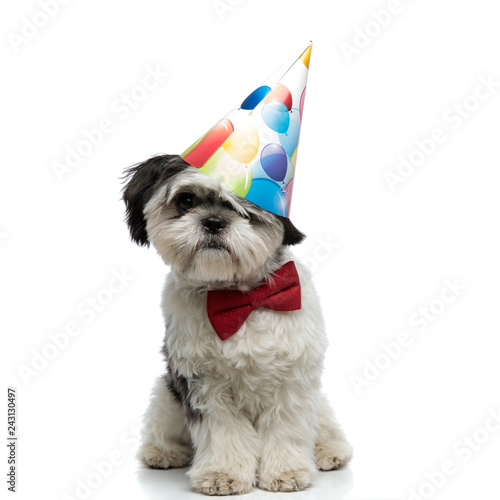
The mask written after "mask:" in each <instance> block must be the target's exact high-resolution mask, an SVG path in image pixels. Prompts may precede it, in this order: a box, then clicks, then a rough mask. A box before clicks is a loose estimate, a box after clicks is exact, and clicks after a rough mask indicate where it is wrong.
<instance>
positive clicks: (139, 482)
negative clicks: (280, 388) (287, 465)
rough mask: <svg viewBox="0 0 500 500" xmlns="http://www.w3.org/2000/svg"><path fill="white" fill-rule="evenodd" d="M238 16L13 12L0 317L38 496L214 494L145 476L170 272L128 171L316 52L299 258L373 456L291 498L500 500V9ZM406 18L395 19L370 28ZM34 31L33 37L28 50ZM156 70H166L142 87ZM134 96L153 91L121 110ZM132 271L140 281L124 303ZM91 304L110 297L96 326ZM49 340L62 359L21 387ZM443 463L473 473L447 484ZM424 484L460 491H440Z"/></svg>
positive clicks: (303, 155) (356, 6) (273, 9)
mask: <svg viewBox="0 0 500 500" xmlns="http://www.w3.org/2000/svg"><path fill="white" fill-rule="evenodd" d="M231 3H232V4H233V5H234V6H231ZM222 4H226V5H227V6H228V8H227V9H226V10H225V11H223V10H222V7H220V9H219V10H218V9H216V8H215V6H214V3H213V2H212V1H211V0H198V1H192V0H191V1H189V2H188V1H186V2H181V1H180V0H178V1H176V2H173V1H169V2H166V1H160V0H142V1H140V2H139V1H123V0H122V1H118V0H111V1H106V2H102V1H98V0H87V1H85V2H83V1H78V0H73V1H69V2H67V4H66V5H59V10H58V12H56V13H54V14H53V17H52V18H50V19H49V20H48V22H46V25H45V26H42V27H40V28H36V27H35V28H34V31H33V28H31V31H30V28H29V27H28V28H26V23H27V22H29V21H30V20H34V18H36V21H37V22H38V24H43V23H44V16H43V14H42V15H41V17H40V14H39V12H42V11H41V7H40V4H39V3H37V2H36V1H33V0H29V1H28V0H23V1H18V2H10V4H9V5H8V6H4V7H3V13H2V15H1V19H2V21H1V31H2V40H3V43H2V45H1V48H0V50H1V54H2V61H3V62H2V68H3V78H2V81H1V85H2V91H1V94H0V96H1V100H2V113H1V114H2V134H1V136H2V143H3V152H2V166H1V174H0V176H1V179H0V204H1V210H0V235H1V236H0V273H1V274H0V283H1V287H0V290H1V292H0V293H1V304H2V311H1V316H0V325H1V332H2V341H3V342H4V346H3V347H2V356H3V357H4V360H3V361H2V367H6V374H5V384H4V388H5V387H6V386H7V385H11V386H14V387H16V388H17V393H18V412H19V413H18V435H19V441H18V450H17V451H18V460H19V463H18V485H17V487H18V498H22V499H31V498H41V499H63V498H66V499H67V498H70V497H72V498H83V495H84V493H85V491H84V488H82V487H80V489H79V490H78V489H77V485H78V484H80V485H81V481H84V482H85V481H87V480H90V482H91V483H92V489H91V490H89V491H88V492H87V497H88V498H92V499H93V498H96V499H97V498H120V497H126V498H129V497H130V498H145V499H160V498H161V499H165V498H179V499H180V498H188V497H189V498H191V497H193V498H194V497H198V495H197V494H196V493H193V492H191V490H190V487H189V484H188V481H187V479H186V478H185V477H184V472H185V471H184V470H181V471H167V472H165V471H140V472H138V473H136V472H135V470H136V468H137V464H136V462H135V460H134V458H133V454H134V452H135V446H136V438H135V437H134V435H135V433H136V431H137V425H138V423H139V419H140V416H141V414H142V412H143V410H144V409H145V406H146V402H147V397H148V393H149V390H150V387H151V384H152V381H153V379H154V377H155V376H156V375H158V374H160V373H161V372H162V370H163V363H162V359H161V356H160V354H159V348H160V344H161V340H162V335H163V326H162V318H161V313H160V309H159V300H160V292H161V288H162V282H163V279H164V275H165V274H166V272H167V269H166V268H165V267H164V265H163V264H162V262H161V260H160V258H159V257H158V256H157V255H156V254H155V252H154V250H152V249H149V250H147V249H142V248H138V247H137V246H135V245H134V244H132V243H131V242H130V241H129V237H128V233H127V229H126V227H125V224H124V223H123V221H122V219H123V205H122V202H121V201H120V189H121V186H120V181H119V177H120V175H121V174H122V172H123V170H124V169H125V168H126V167H127V166H130V165H132V164H134V163H136V162H139V161H142V160H144V159H146V158H148V157H149V156H151V155H153V154H156V153H161V152H164V153H180V152H182V151H183V150H184V149H185V148H186V147H187V146H188V145H190V144H191V143H192V142H193V141H194V140H195V139H196V138H197V137H198V136H199V135H201V134H202V133H204V132H205V131H206V130H207V129H208V128H209V127H210V126H211V125H213V123H215V122H216V121H217V120H218V119H219V118H220V117H221V116H223V115H224V114H225V113H226V112H227V111H228V110H229V109H231V108H232V106H233V105H234V104H235V103H236V102H238V101H240V100H241V99H243V98H244V97H245V96H246V95H247V94H248V93H249V92H250V91H252V90H253V89H254V88H255V86H256V85H258V84H260V82H261V81H262V80H263V79H264V78H265V77H266V76H268V75H269V74H270V73H272V72H273V71H274V70H275V69H276V67H278V66H279V65H280V64H281V63H282V62H283V61H284V60H286V59H287V58H288V57H289V56H290V55H292V54H293V53H294V51H295V50H297V49H298V48H299V47H301V46H302V45H303V44H304V42H307V41H308V40H309V39H312V40H313V41H314V48H313V53H312V59H311V68H310V76H309V82H308V91H307V99H306V106H305V113H304V122H303V127H302V136H301V142H300V148H299V149H300V152H299V157H298V169H297V175H296V182H295V190H294V202H293V207H292V220H293V221H294V223H295V224H296V225H297V226H298V227H299V228H300V229H302V230H303V231H304V232H306V233H307V234H308V240H307V241H306V242H305V243H304V244H303V245H302V246H301V247H300V248H298V249H297V254H298V255H299V256H300V257H302V258H303V259H307V262H308V264H309V265H310V267H311V268H312V269H313V271H314V276H315V279H316V283H317V287H318V289H319V292H320V295H321V298H322V302H323V306H324V311H325V317H326V323H327V326H328V332H329V336H330V343H331V347H330V349H329V351H328V353H327V366H326V369H325V375H324V387H325V391H326V392H327V393H328V394H329V396H330V398H331V400H332V402H333V404H334V406H335V408H336V411H337V413H338V417H339V419H340V421H341V422H342V423H343V425H344V428H345V430H346V432H347V434H348V436H349V438H350V439H351V441H352V443H353V444H354V446H355V453H356V456H355V459H354V461H353V462H352V464H351V465H350V466H349V468H348V469H346V470H344V471H340V472H331V473H322V474H320V475H319V476H318V478H317V480H316V482H315V485H314V486H313V487H312V488H310V489H309V490H307V491H306V492H303V493H299V494H295V495H293V498H296V497H297V498H329V499H330V498H338V499H341V498H347V499H399V498H400V499H407V498H409V497H410V490H411V489H415V490H416V491H417V492H418V491H420V492H421V494H422V496H421V498H424V497H426V498H443V499H448V498H450V499H466V498H496V497H497V495H498V490H499V489H500V488H499V486H498V466H499V461H500V453H499V450H500V432H496V430H497V427H498V425H493V423H492V422H493V421H492V420H491V419H490V420H488V415H489V412H494V411H496V412H498V411H499V405H500V398H499V390H498V381H499V380H500V367H499V362H498V357H499V342H498V336H499V334H500V331H499V319H498V310H499V306H498V304H499V300H500V287H499V281H500V266H499V263H498V256H499V255H500V239H499V224H498V219H499V217H498V216H499V209H500V198H499V194H498V192H499V187H500V186H499V181H500V174H499V167H500V165H499V160H500V152H499V148H498V144H499V139H498V138H499V132H500V123H499V112H500V97H499V96H498V94H500V87H499V86H498V83H497V86H496V87H493V88H492V90H491V92H490V94H489V96H486V91H485V90H484V89H482V90H481V89H479V93H480V95H481V96H482V97H483V98H484V99H483V100H481V101H478V100H477V99H475V98H474V97H473V96H474V93H475V92H476V89H477V87H478V85H479V84H480V79H481V78H483V79H486V80H488V79H490V80H492V81H493V82H500V63H499V47H500V31H499V29H498V16H499V14H500V12H499V10H498V7H497V6H496V5H495V3H494V2H492V1H491V0H474V1H472V0H469V1H461V2H456V1H452V0H442V1H439V2H438V1H431V0H414V1H410V0H401V2H399V7H398V6H397V4H398V2H397V1H396V0H394V1H393V2H389V1H388V0H387V1H379V0H377V1H375V0H374V1H356V2H353V1H351V0H338V1H336V2H327V1H323V2H320V1H314V0H311V1H308V2H306V1H291V0H275V1H273V2H266V1H264V0H242V1H239V2H238V1H237V0H231V1H230V0H223V1H222V2H221V4H220V5H222ZM389 7H390V8H391V9H393V11H394V10H396V11H397V12H395V13H393V14H391V15H390V18H388V17H387V15H386V14H385V17H384V14H382V15H381V16H378V18H379V21H374V13H375V15H376V14H377V13H378V12H380V11H382V10H386V9H388V8H389ZM36 16H38V17H36ZM24 18H26V19H27V20H28V21H26V20H25V19H24ZM384 19H385V21H384ZM45 20H47V19H45ZM382 22H383V23H384V24H385V25H386V26H383V27H381V23H382ZM367 23H368V24H367ZM374 23H375V24H374ZM366 29H368V31H369V32H370V35H369V37H368V38H366V37H365V38H364V40H363V35H362V34H361V32H362V31H365V30H366ZM23 30H24V33H28V34H29V35H30V36H31V38H30V39H28V38H25V39H24V42H20V38H19V37H22V36H23ZM33 33H34V34H33ZM16 37H17V38H16ZM355 43H356V44H357V48H356V46H355V50H356V53H351V57H348V56H346V53H345V50H346V47H347V45H346V44H351V45H352V46H354V44H355ZM342 44H344V45H342ZM363 44H364V45H365V46H364V47H361V45H363ZM342 47H344V50H343V48H342ZM148 67H149V68H156V67H158V68H160V72H165V73H166V72H168V73H169V74H168V76H164V77H162V81H161V83H159V84H158V85H157V88H155V89H152V90H149V91H147V92H146V93H144V92H142V93H141V90H140V89H139V90H137V89H136V87H137V85H140V84H141V82H142V80H143V79H144V77H145V76H146V74H147V68H148ZM134 89H136V90H134ZM131 92H135V95H136V96H139V97H140V99H142V100H141V102H134V103H133V105H134V109H131V108H130V107H125V108H124V105H123V104H120V100H121V99H123V97H122V94H130V93H131ZM464 101H465V104H466V106H468V108H469V111H468V112H467V113H468V116H467V118H465V117H464V118H462V119H457V118H456V116H457V113H458V111H456V110H457V109H458V108H454V106H462V105H463V103H464ZM453 117H455V118H453ZM103 119H107V120H108V122H107V123H108V127H109V128H112V130H111V131H110V132H109V133H106V134H104V135H103V138H102V140H101V143H100V144H97V145H95V146H92V147H91V148H90V151H87V152H88V154H87V156H86V157H85V158H84V159H83V160H82V161H81V163H80V164H79V165H77V166H75V167H74V168H73V169H72V170H71V171H70V172H66V173H64V175H62V177H61V176H59V177H61V178H58V176H57V175H56V173H55V171H54V164H55V163H56V162H60V163H64V162H65V161H66V159H65V157H66V155H67V151H68V147H70V148H75V147H77V145H78V144H80V143H81V142H82V141H83V140H84V139H85V136H84V133H85V130H87V131H90V130H92V129H95V128H96V127H98V126H99V124H100V122H101V120H103ZM110 123H111V126H110V125H109V124H110ZM436 128H440V129H442V131H443V132H442V134H445V137H446V140H444V141H442V143H441V144H437V145H434V146H432V145H431V146H429V147H428V148H429V151H431V153H430V154H429V155H428V156H427V157H425V158H424V160H425V161H422V162H421V163H422V164H421V165H419V166H417V167H416V168H415V169H414V172H413V173H411V172H409V171H408V170H407V171H406V173H405V175H406V177H404V178H401V179H402V180H403V182H402V183H399V184H397V186H396V188H395V190H394V191H392V190H391V189H390V186H389V184H388V182H387V179H386V172H388V171H391V172H394V173H396V174H397V172H398V171H397V168H398V164H399V163H400V160H399V159H398V158H399V157H400V155H402V156H403V157H406V158H408V157H409V156H410V155H411V154H412V151H413V150H416V148H417V146H416V143H415V141H416V140H420V141H424V142H425V141H426V140H427V141H428V140H429V138H431V137H432V135H433V131H434V129H436ZM438 135H439V132H438ZM441 137H442V136H441ZM413 157H414V158H417V160H418V159H419V153H413ZM420 159H422V157H421V155H420ZM123 270H125V273H126V274H127V275H129V276H131V277H132V278H131V279H130V281H129V282H128V283H127V285H126V286H125V287H123V290H122V291H121V292H119V293H114V294H113V295H111V296H110V295H109V293H107V292H105V291H103V290H105V289H106V288H107V286H108V284H109V282H110V280H111V279H112V278H113V272H120V273H121V272H122V271H123ZM445 280H450V281H451V282H453V281H456V282H457V283H458V284H459V285H460V286H461V287H466V289H465V290H462V291H461V292H460V295H459V296H457V297H455V300H454V301H453V303H450V304H444V303H443V302H440V296H441V292H442V290H443V289H444V288H445V287H446V283H445ZM91 297H101V298H107V299H109V298H110V297H111V301H110V303H109V304H106V305H104V306H102V310H101V311H99V312H98V313H96V314H95V316H91V315H90V313H85V311H88V307H89V306H88V305H87V304H86V301H87V300H89V298H91ZM445 297H448V298H453V297H452V295H450V293H449V292H445ZM450 300H451V299H450ZM450 300H449V301H450ZM431 304H432V308H434V311H437V312H439V314H438V313H436V314H435V315H434V316H433V321H432V323H431V322H430V321H427V320H426V321H423V323H422V320H420V323H417V324H418V325H420V327H421V328H418V327H417V326H416V324H415V321H416V317H415V316H414V315H415V314H417V315H418V314H420V313H419V307H429V305H431ZM412 317H413V323H412V322H411V320H410V318H412ZM68 323H75V324H76V325H77V327H78V328H79V334H78V335H77V336H73V337H71V338H69V340H68V341H67V345H66V346H65V347H64V348H62V349H61V350H60V351H59V352H55V354H54V350H53V348H52V349H51V348H50V347H47V346H48V345H49V344H51V343H52V341H51V338H50V337H49V334H52V336H54V335H55V334H57V333H58V332H61V331H63V330H64V329H65V328H66V327H67V325H68ZM419 330H425V331H423V332H421V333H420V331H419ZM401 332H407V338H410V339H412V342H411V344H410V345H407V346H405V347H403V348H401V349H396V348H395V347H394V346H393V350H394V352H395V353H396V354H393V356H394V357H395V359H394V360H390V361H388V359H389V358H387V356H386V355H384V354H383V353H384V351H383V348H382V347H381V344H384V343H385V344H386V345H387V344H389V343H390V342H394V340H395V339H397V337H398V335H400V334H401ZM60 337H62V335H60ZM391 345H392V344H391ZM44 349H45V352H46V353H48V354H49V355H52V356H53V359H51V360H47V358H46V357H45V366H44V365H43V363H44V361H40V359H39V360H38V362H36V363H38V364H36V366H37V367H38V368H37V370H36V374H33V373H32V374H31V375H30V376H24V377H23V376H21V374H20V371H19V370H20V367H22V366H25V367H30V368H31V365H32V362H33V358H34V357H35V358H37V356H39V355H40V354H37V353H42V352H44V351H43V350H44ZM370 362H372V363H373V362H377V363H378V365H381V364H382V365H383V364H384V363H385V365H384V366H385V368H384V369H382V370H379V372H378V373H377V372H376V371H374V369H373V368H372V372H371V373H368V375H369V376H370V377H371V381H365V384H364V386H363V387H362V388H361V389H360V390H357V389H356V387H355V384H354V383H353V380H355V379H353V376H357V377H364V376H365V375H366V374H364V373H363V372H364V370H366V366H367V363H370ZM376 370H378V369H376ZM357 380H358V382H359V380H360V379H357ZM3 404H4V405H5V406H4V408H6V402H5V403H3ZM5 413H6V410H4V411H3V414H4V415H5ZM2 421H3V422H4V425H5V420H2ZM485 423H487V424H490V425H488V428H489V429H490V430H489V431H485V430H484V427H483V426H484V424H485ZM482 428H483V429H482ZM5 432H6V431H5V430H4V431H3V433H4V435H5ZM464 435H471V436H474V438H473V439H475V440H479V441H481V444H480V445H477V443H475V442H472V443H471V444H467V445H466V444H464V443H465V441H463V439H464ZM472 447H473V448H474V451H467V450H470V449H471V448H472ZM6 453H7V448H4V452H3V454H5V455H6ZM110 456H111V458H113V460H114V461H115V465H114V466H113V470H112V471H109V470H106V471H105V474H104V473H102V474H101V476H97V475H96V473H95V465H93V463H94V464H95V463H102V462H103V461H109V460H110ZM2 460H4V462H3V463H5V462H6V460H7V457H6V456H5V457H4V458H2ZM445 461H447V462H450V463H451V465H452V469H453V471H454V473H453V474H451V475H450V476H447V477H446V478H445V479H443V477H442V476H440V475H439V474H435V471H437V470H438V469H440V468H441V467H442V464H443V462H445ZM448 466H450V464H448ZM5 467H6V466H5ZM108 469H109V467H108ZM2 470H4V469H2ZM426 474H431V475H432V474H433V475H434V482H436V481H438V480H439V481H440V482H441V483H442V486H441V487H439V488H436V487H434V486H429V485H427V486H426V485H425V482H426V481H427V480H428V479H427V478H426ZM102 475H107V476H108V477H105V478H102ZM3 477H4V478H5V476H3ZM495 478H496V479H495ZM99 482H101V484H98V483H99ZM6 487H7V484H6V483H5V482H4V481H2V486H1V488H2V489H3V490H6ZM419 488H420V490H419ZM65 495H69V496H65ZM253 495H254V496H259V495H260V496H266V497H267V496H269V498H271V495H272V494H268V493H264V492H260V491H259V490H256V491H255V493H253ZM282 496H283V495H281V494H275V495H273V496H272V498H282ZM283 497H284V496H283ZM286 498H289V495H286Z"/></svg>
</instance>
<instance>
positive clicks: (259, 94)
mask: <svg viewBox="0 0 500 500" xmlns="http://www.w3.org/2000/svg"><path fill="white" fill-rule="evenodd" d="M269 92H271V87H268V86H267V85H262V86H261V87H259V88H258V89H255V90H254V91H253V92H252V93H251V94H250V95H249V96H248V97H247V98H246V99H245V100H244V101H243V102H242V103H241V109H248V110H252V109H255V106H257V104H259V102H260V101H262V99H264V97H266V95H267V94H269Z"/></svg>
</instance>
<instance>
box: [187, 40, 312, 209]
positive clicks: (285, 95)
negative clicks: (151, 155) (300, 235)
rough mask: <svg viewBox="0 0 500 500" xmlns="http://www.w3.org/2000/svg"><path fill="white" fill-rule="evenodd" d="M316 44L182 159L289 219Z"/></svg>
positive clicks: (206, 135) (238, 192) (228, 115)
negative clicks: (310, 64)
mask: <svg viewBox="0 0 500 500" xmlns="http://www.w3.org/2000/svg"><path fill="white" fill-rule="evenodd" d="M311 49H312V43H310V44H309V45H308V47H307V48H306V49H305V50H303V51H301V53H300V55H299V57H298V58H294V60H293V63H292V64H291V65H288V64H287V66H286V67H285V68H283V67H281V68H280V70H278V72H275V73H274V74H273V75H272V76H271V77H269V78H268V79H267V80H266V81H265V82H264V83H263V84H262V85H261V86H259V87H257V88H256V89H255V90H254V91H253V92H251V93H250V94H249V95H248V96H247V97H246V98H245V99H244V100H243V101H241V103H239V105H238V106H237V107H236V108H234V109H233V110H231V111H230V112H229V113H228V114H227V115H226V116H225V117H224V118H222V120H220V121H218V122H217V123H216V124H215V125H214V126H213V127H212V128H211V129H210V130H209V131H208V132H207V133H206V134H205V135H204V136H202V137H200V138H199V139H198V140H197V141H196V142H195V143H194V144H192V145H191V146H190V147H189V148H188V149H187V150H186V151H184V153H182V154H181V157H182V158H183V159H184V160H185V161H186V162H187V163H189V164H190V165H192V166H193V167H196V168H198V169H199V170H201V171H202V172H204V173H205V174H207V175H209V176H211V177H215V178H217V179H219V180H220V181H221V182H222V183H223V184H225V185H226V186H227V187H228V188H229V189H231V191H233V192H235V193H236V194H238V195H240V196H242V197H243V198H245V199H247V200H249V201H251V202H252V203H254V204H255V205H258V206H259V207H261V208H263V209H264V210H267V211H269V212H272V213H274V214H277V215H281V216H284V217H288V216H289V214H290V204H291V200H292V189H293V179H294V176H295V165H296V163H297V148H298V144H299V136H300V126H301V123H302V113H303V109H304V98H305V94H306V85H307V75H308V73H309V59H310V57H311Z"/></svg>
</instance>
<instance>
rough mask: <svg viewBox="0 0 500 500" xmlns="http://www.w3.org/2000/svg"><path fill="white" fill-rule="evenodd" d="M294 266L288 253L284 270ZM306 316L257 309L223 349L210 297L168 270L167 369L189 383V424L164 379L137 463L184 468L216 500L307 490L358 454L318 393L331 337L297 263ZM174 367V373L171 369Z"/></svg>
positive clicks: (159, 383)
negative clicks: (192, 413)
mask: <svg viewBox="0 0 500 500" xmlns="http://www.w3.org/2000/svg"><path fill="white" fill-rule="evenodd" d="M289 260H295V259H294V258H293V256H292V255H291V253H290V252H289V251H288V250H285V252H284V254H283V256H282V258H281V263H280V264H284V263H285V262H287V261H289ZM295 263H296V266H297V269H298V272H299V276H300V282H301V292H302V308H301V309H300V310H298V311H292V312H279V311H271V310H269V309H265V308H261V309H257V310H255V311H253V312H252V313H251V314H250V316H249V317H248V319H247V320H246V321H245V323H244V325H243V326H242V327H241V328H240V330H239V331H238V332H237V333H236V334H235V335H233V336H232V337H230V338H229V339H228V340H226V341H221V340H220V338H219V337H218V336H217V334H216V333H215V332H214V330H213V328H212V326H211V325H210V322H209V320H208V318H207V314H206V291H205V290H204V289H203V288H202V287H196V286H193V283H192V281H190V280H188V279H186V278H185V277H183V275H182V274H180V273H179V272H176V271H175V270H174V271H171V273H170V274H169V275H168V277H167V282H166V285H165V290H164V294H163V312H164V316H165V319H166V321H167V324H168V328H167V334H166V338H165V344H166V348H167V350H168V353H169V356H170V361H171V363H172V364H173V366H175V369H176V370H177V371H178V373H179V374H180V375H182V376H183V377H185V378H186V379H187V380H189V381H191V382H190V403H191V406H192V407H193V409H195V410H198V411H200V412H201V415H202V417H201V419H195V420H194V421H193V422H192V423H191V424H189V425H188V423H187V422H186V420H185V417H184V414H183V411H182V410H181V406H180V405H179V403H178V402H177V401H175V400H174V398H173V396H172V394H171V393H170V391H169V390H168V389H167V387H166V384H165V381H164V379H163V378H161V379H159V380H158V381H157V384H156V386H155V388H154V390H153V394H152V398H151V402H150V405H149V408H148V410H147V412H146V415H145V417H144V425H143V442H142V447H141V449H140V451H139V456H140V457H141V459H142V460H143V461H144V462H145V463H146V464H148V465H150V466H153V467H160V468H167V467H176V466H182V465H187V464H188V463H189V462H190V460H191V444H192V446H193V449H194V459H193V463H192V467H191V469H190V470H189V472H188V475H189V477H190V479H191V482H192V485H193V486H194V487H195V488H196V489H197V490H198V491H200V492H202V493H206V494H210V495H214V494H215V495H226V494H236V493H246V492H249V491H250V490H251V488H252V487H253V486H254V485H255V484H258V486H259V487H260V488H263V489H267V490H271V491H296V490H301V489H303V488H305V487H307V486H308V485H309V484H310V483H311V481H312V478H313V476H314V474H315V471H316V469H318V468H319V469H322V470H332V469H337V468H339V467H340V466H342V465H343V464H345V463H347V462H348V461H349V460H350V458H351V456H352V449H351V446H350V445H349V444H348V442H347V441H346V439H345V437H344V434H343V433H342V431H341V429H340V427H339V425H338V423H337V422H336V420H335V418H334V416H333V412H332V410H331V409H330V407H329V405H328V402H327V401H326V399H325V398H324V397H323V396H322V395H321V393H320V377H321V372H322V367H323V358H324V353H325V351H326V348H327V338H326V333H325V328H324V323H323V319H322V313H321V309H320V306H319V301H318V297H317V295H316V292H315V290H314V287H313V284H312V281H311V277H310V274H309V272H308V271H307V269H305V267H304V266H302V265H300V264H299V263H298V262H297V261H296V260H295ZM171 369H172V367H171Z"/></svg>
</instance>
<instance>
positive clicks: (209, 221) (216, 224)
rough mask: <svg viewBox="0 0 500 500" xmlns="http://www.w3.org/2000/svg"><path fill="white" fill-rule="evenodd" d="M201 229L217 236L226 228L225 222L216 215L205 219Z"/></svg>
mask: <svg viewBox="0 0 500 500" xmlns="http://www.w3.org/2000/svg"><path fill="white" fill-rule="evenodd" d="M202 224H203V227H204V228H205V229H206V230H207V231H208V232H209V233H212V234H217V233H220V232H221V231H222V229H224V228H225V227H226V221H225V220H224V219H223V218H222V217H218V216H216V215H211V216H210V217H205V218H204V219H203V221H202Z"/></svg>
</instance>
